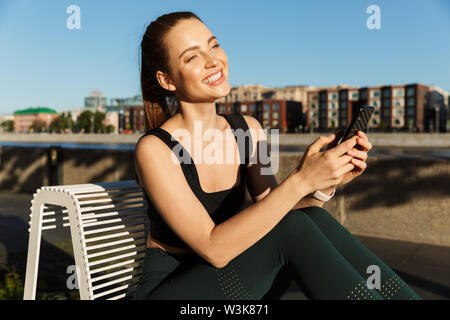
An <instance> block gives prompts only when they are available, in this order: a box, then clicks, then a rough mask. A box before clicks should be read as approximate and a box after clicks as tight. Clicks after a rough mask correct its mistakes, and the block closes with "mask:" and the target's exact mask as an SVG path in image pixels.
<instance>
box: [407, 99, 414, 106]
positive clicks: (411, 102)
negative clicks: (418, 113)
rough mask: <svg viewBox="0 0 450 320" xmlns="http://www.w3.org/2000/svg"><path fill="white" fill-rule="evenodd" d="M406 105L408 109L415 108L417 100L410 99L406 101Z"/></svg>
mask: <svg viewBox="0 0 450 320" xmlns="http://www.w3.org/2000/svg"><path fill="white" fill-rule="evenodd" d="M406 105H407V106H408V107H414V106H415V105H416V99H414V98H409V99H408V100H406Z"/></svg>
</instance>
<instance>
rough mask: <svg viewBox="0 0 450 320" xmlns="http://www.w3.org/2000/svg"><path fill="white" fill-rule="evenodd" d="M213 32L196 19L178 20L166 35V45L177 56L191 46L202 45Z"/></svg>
mask: <svg viewBox="0 0 450 320" xmlns="http://www.w3.org/2000/svg"><path fill="white" fill-rule="evenodd" d="M212 35H213V34H212V33H211V31H210V30H209V29H208V27H206V26H205V24H204V23H202V22H201V21H199V20H197V19H187V20H181V21H180V22H178V23H177V24H176V25H175V26H174V27H173V28H172V29H170V30H169V32H168V33H167V35H166V39H165V42H166V45H167V47H168V48H170V51H171V52H172V53H174V54H175V55H176V56H178V55H179V54H180V53H181V52H182V51H183V50H185V49H187V48H189V47H192V46H197V45H199V46H202V45H204V44H206V41H208V39H209V38H210V37H211V36H212Z"/></svg>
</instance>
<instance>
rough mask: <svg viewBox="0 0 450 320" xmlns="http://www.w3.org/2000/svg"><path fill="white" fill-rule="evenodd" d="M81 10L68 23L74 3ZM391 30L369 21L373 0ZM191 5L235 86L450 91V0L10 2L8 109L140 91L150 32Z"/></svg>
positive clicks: (1, 92)
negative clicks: (143, 45)
mask: <svg viewBox="0 0 450 320" xmlns="http://www.w3.org/2000/svg"><path fill="white" fill-rule="evenodd" d="M72 4H75V5H78V6H79V7H80V9H81V29H80V30H69V29H68V28H67V27H66V20H67V18H68V17H69V14H67V13H66V9H67V7H68V6H70V5H72ZM373 4H375V5H378V6H379V7H380V10H381V29H379V30H376V29H375V30H369V29H368V28H367V26H366V20H367V18H368V17H369V16H370V14H368V13H366V9H367V7H368V6H369V5H373ZM185 10H186V11H192V12H194V13H196V14H197V15H198V16H199V17H200V18H201V19H202V20H203V21H204V22H205V23H206V24H207V26H208V27H209V28H210V30H211V31H212V32H213V34H215V35H216V37H217V38H218V40H219V43H220V44H221V46H222V47H223V48H224V50H225V52H226V53H227V55H228V59H229V71H230V84H231V85H243V84H256V83H258V84H262V85H266V86H274V87H281V86H286V85H311V86H326V85H336V84H342V83H344V84H349V85H357V86H366V85H367V86H370V85H379V84H382V83H384V84H396V83H413V82H419V83H423V84H426V85H437V86H439V87H441V88H443V89H444V90H450V41H449V39H450V0H427V1H416V0H388V1H381V0H370V1H366V0H340V1H335V0H329V1H323V0H315V1H302V0H291V1H288V0H277V1H261V0H260V1H254V0H245V1H243V0H240V1H235V0H227V1H213V0H209V1H200V0H191V1H175V0H166V1H161V0H158V1H153V0H146V1H140V0H139V1H138V0H128V1H123V0H114V1H111V0H109V1H106V0H71V1H65V0H39V1H30V0H28V1H23V0H0V43H1V50H0V114H8V113H12V112H13V111H15V110H18V109H23V108H27V107H30V106H32V107H34V106H46V107H50V108H54V109H56V110H58V111H62V110H65V109H72V108H78V107H81V106H83V103H84V97H86V96H87V95H89V93H90V92H91V91H92V90H94V89H98V90H100V91H101V92H103V93H104V94H105V96H106V97H107V98H108V102H109V99H110V98H113V97H128V96H132V95H135V94H139V93H140V88H139V69H138V54H139V42H140V40H141V37H142V35H143V32H144V31H145V28H146V26H147V25H148V24H149V23H150V22H151V21H153V20H154V19H156V18H157V17H158V16H159V15H161V14H164V13H168V12H171V11H185Z"/></svg>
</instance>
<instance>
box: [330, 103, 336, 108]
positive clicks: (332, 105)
mask: <svg viewBox="0 0 450 320" xmlns="http://www.w3.org/2000/svg"><path fill="white" fill-rule="evenodd" d="M328 107H329V108H330V109H336V104H335V103H334V102H330V103H329V104H328Z"/></svg>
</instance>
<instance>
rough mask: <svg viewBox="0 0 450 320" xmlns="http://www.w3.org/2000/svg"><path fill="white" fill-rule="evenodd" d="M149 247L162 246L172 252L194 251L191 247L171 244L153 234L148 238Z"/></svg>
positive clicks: (161, 247)
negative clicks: (158, 239)
mask: <svg viewBox="0 0 450 320" xmlns="http://www.w3.org/2000/svg"><path fill="white" fill-rule="evenodd" d="M147 248H160V249H162V250H164V251H166V252H170V253H194V252H193V251H192V249H190V248H178V247H173V246H169V245H167V244H164V243H162V242H159V241H157V240H155V239H153V238H152V236H151V234H149V235H148V238H147Z"/></svg>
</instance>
